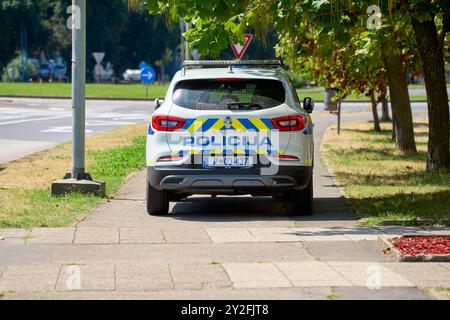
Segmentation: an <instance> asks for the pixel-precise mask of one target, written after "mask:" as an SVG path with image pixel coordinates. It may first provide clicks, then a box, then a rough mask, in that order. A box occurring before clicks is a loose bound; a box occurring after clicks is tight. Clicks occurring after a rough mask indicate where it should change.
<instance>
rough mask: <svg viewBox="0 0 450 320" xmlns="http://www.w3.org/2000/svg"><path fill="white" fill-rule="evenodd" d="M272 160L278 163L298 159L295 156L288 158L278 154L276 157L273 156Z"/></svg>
mask: <svg viewBox="0 0 450 320" xmlns="http://www.w3.org/2000/svg"><path fill="white" fill-rule="evenodd" d="M273 158H274V159H275V160H279V161H299V160H300V159H299V157H296V156H289V155H284V154H278V155H274V156H273Z"/></svg>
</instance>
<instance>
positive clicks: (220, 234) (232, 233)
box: [206, 228, 257, 243]
mask: <svg viewBox="0 0 450 320" xmlns="http://www.w3.org/2000/svg"><path fill="white" fill-rule="evenodd" d="M206 232H207V233H208V235H209V237H210V238H211V240H212V242H213V243H236V242H256V241H257V239H256V238H255V237H254V236H253V235H252V234H251V233H250V232H249V231H248V230H246V229H237V228H236V229H206Z"/></svg>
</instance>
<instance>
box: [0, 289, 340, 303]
mask: <svg viewBox="0 0 450 320" xmlns="http://www.w3.org/2000/svg"><path fill="white" fill-rule="evenodd" d="M330 292H331V288H325V287H318V288H306V287H305V288H257V289H235V288H221V289H211V290H170V291H146V292H144V291H96V292H93V291H84V292H79V291H72V292H39V293H20V294H16V293H10V294H6V295H5V297H3V299H6V300H15V299H21V300H22V299H25V300H29V299H33V300H43V299H46V300H48V299H49V300H52V299H53V300H55V299H57V300H67V299H69V300H83V299H89V300H251V301H254V300H318V299H325V298H326V296H327V295H328V294H329V293H330Z"/></svg>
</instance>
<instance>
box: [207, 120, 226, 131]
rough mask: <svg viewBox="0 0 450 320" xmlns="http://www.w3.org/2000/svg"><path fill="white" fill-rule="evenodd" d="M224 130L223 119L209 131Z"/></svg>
mask: <svg viewBox="0 0 450 320" xmlns="http://www.w3.org/2000/svg"><path fill="white" fill-rule="evenodd" d="M222 128H223V119H219V120H217V121H216V123H214V125H213V126H212V127H211V128H210V129H209V130H208V131H210V130H221V129H222Z"/></svg>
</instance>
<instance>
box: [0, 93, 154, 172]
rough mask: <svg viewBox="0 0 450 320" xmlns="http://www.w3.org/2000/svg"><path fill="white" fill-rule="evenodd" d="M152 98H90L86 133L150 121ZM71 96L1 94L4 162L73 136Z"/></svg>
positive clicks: (0, 144) (0, 159) (0, 158)
mask: <svg viewBox="0 0 450 320" xmlns="http://www.w3.org/2000/svg"><path fill="white" fill-rule="evenodd" d="M152 112H153V103H151V102H142V101H139V102H130V101H127V102H122V101H88V102H87V105H86V134H93V133H97V132H100V131H106V130H109V129H112V128H116V127H120V126H125V125H130V124H135V123H140V122H144V121H147V119H148V117H149V115H150V114H151V113H152ZM71 125H72V108H71V103H70V100H51V99H7V98H0V150H1V152H0V163H5V162H9V161H12V160H16V159H19V158H21V157H24V156H27V155H29V154H32V153H34V152H37V151H40V150H43V149H46V148H49V147H51V146H53V145H55V144H58V143H60V142H65V141H69V140H70V139H71Z"/></svg>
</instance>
